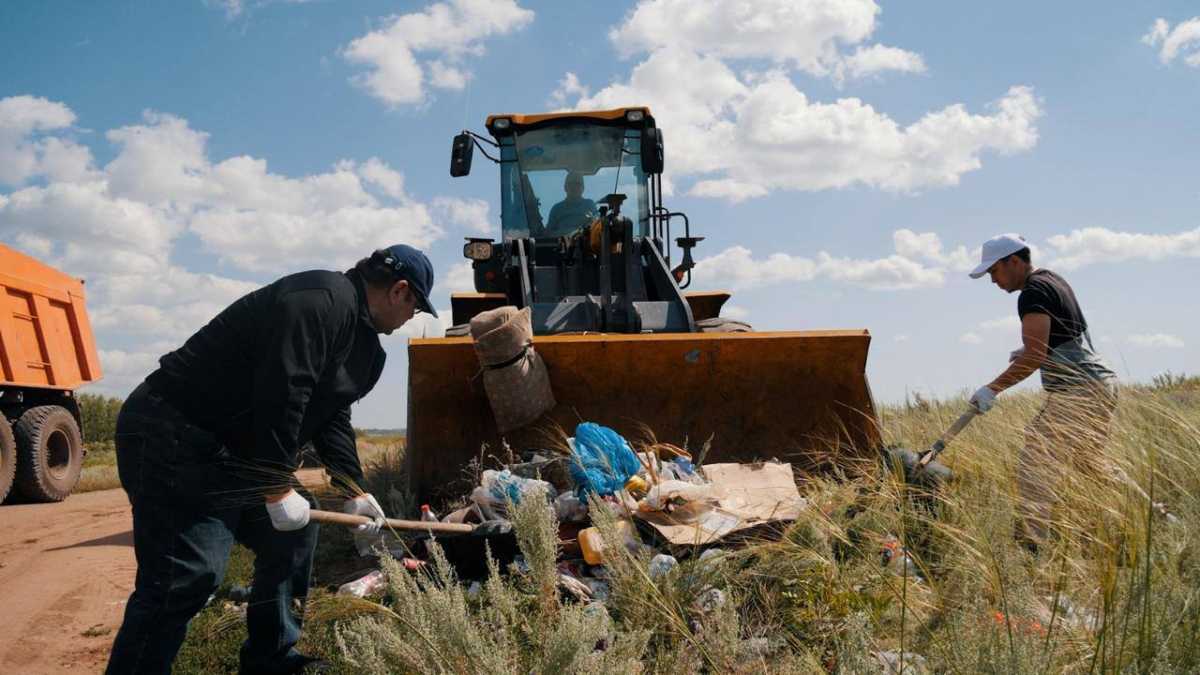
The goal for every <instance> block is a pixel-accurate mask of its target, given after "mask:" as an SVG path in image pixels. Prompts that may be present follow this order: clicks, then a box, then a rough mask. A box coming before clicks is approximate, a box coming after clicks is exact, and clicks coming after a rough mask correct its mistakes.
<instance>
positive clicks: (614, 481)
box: [570, 422, 642, 501]
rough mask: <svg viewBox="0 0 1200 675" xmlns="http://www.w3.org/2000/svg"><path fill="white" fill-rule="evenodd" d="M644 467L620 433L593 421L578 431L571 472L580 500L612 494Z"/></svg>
mask: <svg viewBox="0 0 1200 675" xmlns="http://www.w3.org/2000/svg"><path fill="white" fill-rule="evenodd" d="M641 468H642V465H641V463H640V462H638V459H637V456H636V455H634V454H633V449H632V448H630V447H629V443H628V442H626V440H625V439H624V438H622V437H621V435H620V434H618V433H617V432H615V431H613V430H612V429H609V428H608V427H603V426H600V425H599V424H596V423H594V422H583V423H582V424H580V425H579V426H578V427H576V428H575V452H574V455H573V456H572V461H571V464H570V471H571V478H572V479H573V480H574V481H575V485H576V488H575V493H576V494H577V495H578V496H579V499H580V501H586V500H587V496H588V494H592V493H594V494H598V495H611V494H613V493H614V492H616V491H617V490H620V489H621V488H623V487H625V482H626V481H628V480H629V478H630V477H631V476H633V475H635V474H637V472H638V471H639V470H640V469H641Z"/></svg>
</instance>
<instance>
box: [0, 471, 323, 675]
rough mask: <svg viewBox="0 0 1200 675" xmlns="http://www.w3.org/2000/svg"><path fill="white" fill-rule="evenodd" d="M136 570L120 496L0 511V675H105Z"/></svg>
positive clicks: (311, 477) (315, 478) (318, 477)
mask: <svg viewBox="0 0 1200 675" xmlns="http://www.w3.org/2000/svg"><path fill="white" fill-rule="evenodd" d="M297 475H298V477H299V478H300V481H301V482H302V483H304V484H305V485H308V486H310V487H315V486H318V485H322V484H324V483H325V482H326V480H327V479H326V476H325V473H324V471H322V470H321V469H303V470H301V471H299V472H297ZM136 572H137V565H136V563H135V561H134V557H133V517H132V516H131V515H130V511H129V500H128V498H126V496H125V491H124V490H121V489H116V490H102V491H99V492H85V493H82V494H75V495H71V496H70V497H68V498H67V500H66V501H64V502H61V503H58V504H9V505H3V506H0V673H22V674H33V673H99V672H101V671H103V670H104V666H105V664H106V663H108V652H109V648H110V647H111V646H112V641H113V637H114V636H115V635H116V633H117V628H119V627H120V625H121V618H122V616H123V615H124V613H125V601H126V600H127V599H128V598H129V593H130V591H131V590H133V577H134V574H135V573H136Z"/></svg>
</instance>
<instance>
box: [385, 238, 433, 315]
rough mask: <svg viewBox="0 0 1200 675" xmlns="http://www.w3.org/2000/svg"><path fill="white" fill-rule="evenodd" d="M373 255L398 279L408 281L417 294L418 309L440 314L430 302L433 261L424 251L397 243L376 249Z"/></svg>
mask: <svg viewBox="0 0 1200 675" xmlns="http://www.w3.org/2000/svg"><path fill="white" fill-rule="evenodd" d="M372 257H373V258H375V259H377V260H378V261H379V262H380V263H382V264H383V265H384V266H385V267H387V268H388V269H390V270H391V271H392V273H394V274H395V275H396V278H397V279H403V280H404V281H407V282H408V287H409V288H411V289H412V292H413V294H414V295H416V296H417V308H418V309H420V310H421V311H422V312H425V313H427V314H431V315H433V316H437V315H438V313H437V310H435V309H434V308H433V305H432V304H430V303H429V292H430V291H431V290H433V263H431V262H429V258H426V257H425V254H424V253H421V252H420V251H418V250H417V249H415V248H413V247H411V246H409V245H407V244H396V245H394V246H389V247H387V248H381V249H379V250H378V251H375V253H374V254H372Z"/></svg>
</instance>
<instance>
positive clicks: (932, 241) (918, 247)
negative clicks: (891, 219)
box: [892, 228, 979, 272]
mask: <svg viewBox="0 0 1200 675" xmlns="http://www.w3.org/2000/svg"><path fill="white" fill-rule="evenodd" d="M892 243H893V245H895V247H896V253H898V254H900V255H902V256H904V257H905V258H911V259H913V260H927V261H929V262H933V263H937V264H939V265H942V266H945V267H948V268H950V269H952V270H955V271H959V272H965V271H967V270H970V269H972V268H973V267H975V262H974V261H976V260H978V259H979V253H978V251H976V252H975V253H970V252H968V251H967V247H965V246H958V247H955V248H954V250H952V251H943V250H942V239H941V237H939V236H938V235H937V233H935V232H923V233H920V234H918V233H916V232H913V231H912V230H909V229H907V228H904V229H899V230H896V231H895V232H894V233H892Z"/></svg>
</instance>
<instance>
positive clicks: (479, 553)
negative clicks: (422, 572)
mask: <svg viewBox="0 0 1200 675" xmlns="http://www.w3.org/2000/svg"><path fill="white" fill-rule="evenodd" d="M308 519H309V520H310V521H313V522H317V523H328V524H330V525H345V526H347V527H358V526H359V525H363V524H366V523H369V522H371V519H370V518H368V517H366V516H358V515H353V514H350V513H337V512H336V511H318V510H316V509H313V510H312V511H309V512H308ZM384 524H385V526H386V527H389V528H391V529H393V530H404V531H407V532H417V533H422V534H427V535H438V537H439V539H438V543H439V544H440V545H441V547H442V552H443V553H444V554H445V556H446V559H447V560H448V561H449V562H450V564H451V565H452V566H453V567H454V568H455V571H456V572H457V573H458V576H459V577H460V578H463V579H475V578H483V577H485V576H487V572H488V569H487V552H489V551H490V553H491V555H492V557H493V558H494V559H495V560H496V561H497V562H498V563H499V564H500V566H501V569H503V568H505V567H507V566H508V564H509V563H511V562H512V561H513V560H514V559H515V558H516V556H517V553H519V552H520V551H519V549H518V548H517V538H516V535H515V534H514V533H513V529H512V524H511V523H509V522H508V521H504V520H492V521H487V522H483V523H480V524H478V525H471V524H468V523H442V522H427V521H424V520H402V519H400V518H384ZM431 539H432V537H427V538H425V539H423V540H421V541H420V542H418V543H419V544H420V546H419V547H418V548H420V547H421V546H424V545H427V544H428V542H429V541H430V540H431Z"/></svg>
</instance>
